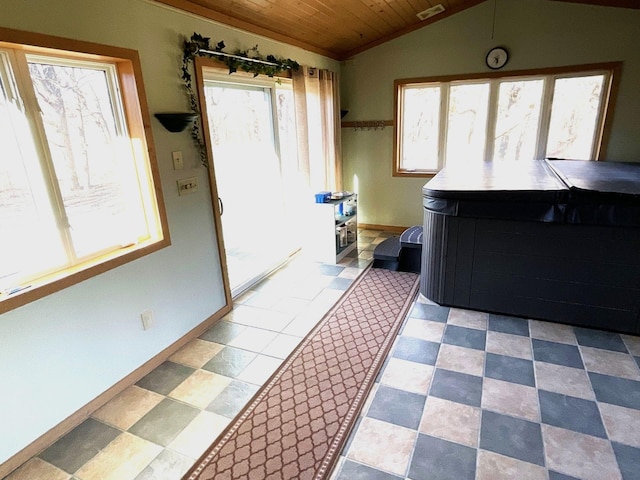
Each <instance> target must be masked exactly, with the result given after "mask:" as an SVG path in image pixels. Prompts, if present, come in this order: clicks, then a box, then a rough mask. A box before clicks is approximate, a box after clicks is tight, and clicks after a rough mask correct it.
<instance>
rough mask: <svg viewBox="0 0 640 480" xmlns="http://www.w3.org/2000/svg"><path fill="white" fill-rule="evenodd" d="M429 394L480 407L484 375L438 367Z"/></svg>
mask: <svg viewBox="0 0 640 480" xmlns="http://www.w3.org/2000/svg"><path fill="white" fill-rule="evenodd" d="M429 395H433V396H434V397H438V398H444V399H445V400H451V401H452V402H458V403H464V404H465V405H470V406H472V407H479V406H480V403H481V400H482V377H476V376H474V375H467V374H466V373H460V372H452V371H451V370H443V369H441V368H437V369H436V372H435V374H434V376H433V380H432V382H431V390H430V391H429Z"/></svg>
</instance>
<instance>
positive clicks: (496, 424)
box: [334, 297, 640, 480]
mask: <svg viewBox="0 0 640 480" xmlns="http://www.w3.org/2000/svg"><path fill="white" fill-rule="evenodd" d="M576 478H578V479H591V480H613V479H621V478H622V479H624V480H631V479H640V337H636V336H629V335H619V334H616V333H609V332H603V331H599V330H590V329H584V328H575V327H571V326H567V325H560V324H556V323H549V322H540V321H534V320H526V319H521V318H514V317H508V316H501V315H490V314H486V313H480V312H473V311H468V310H460V309H455V308H451V309H449V308H444V307H440V306H437V305H434V304H431V303H430V302H428V300H426V299H424V297H422V298H419V299H418V300H417V302H416V303H415V304H414V306H413V310H412V311H411V313H410V315H409V317H408V318H407V319H406V320H405V323H404V325H403V327H402V330H401V331H400V334H399V335H398V337H397V339H396V342H395V345H394V347H393V349H392V350H391V354H390V356H389V357H388V358H387V362H386V364H385V366H384V367H383V370H382V371H381V373H380V375H379V376H378V378H377V383H376V385H375V387H374V389H373V391H372V392H371V395H370V396H369V399H368V401H367V405H365V408H364V410H363V413H362V414H361V417H360V418H359V420H358V424H357V427H356V428H355V429H354V431H353V432H352V434H351V437H350V440H349V443H348V444H347V446H346V448H345V449H344V450H343V452H342V456H341V459H340V463H339V464H338V467H337V468H336V469H335V470H334V479H335V480H354V479H356V480H357V479H371V480H397V479H412V480H420V479H429V480H445V479H451V480H466V479H469V480H473V479H482V480H485V479H486V480H489V479H490V480H500V479H518V480H520V479H527V480H529V479H530V480H534V479H535V480H537V479H540V480H561V479H563V480H568V479H576Z"/></svg>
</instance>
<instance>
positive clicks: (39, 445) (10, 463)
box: [0, 305, 232, 478]
mask: <svg viewBox="0 0 640 480" xmlns="http://www.w3.org/2000/svg"><path fill="white" fill-rule="evenodd" d="M231 309H232V306H231V305H225V306H224V307H223V308H221V309H220V310H218V311H217V312H216V313H214V314H213V315H211V316H210V317H209V318H207V319H206V320H205V321H203V322H202V323H201V324H199V325H198V326H197V327H195V328H193V329H192V330H190V331H189V332H188V333H186V334H185V335H184V336H183V337H181V338H179V339H178V340H176V341H175V342H174V343H172V344H171V345H169V346H168V347H167V348H165V349H164V350H162V351H161V352H160V353H158V354H157V355H156V356H155V357H153V358H151V359H150V360H148V361H147V362H145V363H144V364H143V365H141V366H140V367H138V368H137V369H136V370H134V371H133V372H131V373H130V374H129V375H127V376H126V377H124V378H123V379H122V380H120V381H119V382H118V383H116V384H115V385H113V386H112V387H110V388H108V389H107V390H105V391H104V392H103V393H101V394H100V395H98V396H97V397H96V398H94V399H93V400H91V401H90V402H89V403H87V404H86V405H85V406H83V407H81V408H80V409H78V410H77V411H76V412H74V413H73V414H71V415H70V416H69V417H67V418H66V419H64V420H63V421H61V422H60V423H59V424H57V425H56V426H55V427H53V428H52V429H51V430H49V431H47V432H46V433H44V434H43V435H42V436H40V437H39V438H37V439H36V440H34V441H33V442H31V443H30V444H29V445H27V446H26V447H24V448H23V449H22V450H20V451H19V452H18V453H16V454H15V455H13V456H12V457H10V458H9V459H8V460H7V461H5V462H4V463H2V464H0V478H4V477H6V476H7V475H9V474H10V473H11V472H13V471H14V470H16V469H17V468H18V467H20V466H21V465H22V464H23V463H25V462H27V461H29V459H31V458H32V457H35V456H36V455H38V454H39V453H40V452H42V451H43V450H45V449H46V448H47V447H49V446H50V445H52V444H54V443H55V442H56V441H57V440H59V439H60V438H62V437H63V436H64V435H66V434H67V433H69V432H70V431H71V430H73V429H74V428H75V427H77V426H78V425H80V424H81V423H82V422H84V421H85V420H86V419H87V418H89V417H90V416H91V414H92V413H93V412H95V411H96V410H98V409H99V408H100V407H102V406H103V405H104V404H106V403H107V402H109V401H110V400H111V399H113V398H114V397H115V396H116V395H118V394H119V393H121V392H122V391H124V390H125V389H127V388H129V387H130V386H132V385H134V384H135V383H136V382H137V381H138V380H140V379H141V378H143V377H144V376H145V375H147V374H149V373H151V371H153V370H154V369H156V368H157V367H158V366H160V365H161V364H162V363H163V362H165V361H166V360H167V359H168V358H169V357H170V356H171V355H173V354H174V353H176V352H177V351H178V350H180V349H181V348H182V347H183V346H185V345H186V344H187V343H188V342H190V341H191V340H193V339H194V338H197V337H199V336H200V335H202V334H203V333H204V332H206V331H207V330H208V329H209V328H211V327H212V326H213V325H214V324H215V323H216V322H217V321H218V320H220V319H221V318H222V317H224V316H225V315H226V314H227V313H229V312H230V311H231Z"/></svg>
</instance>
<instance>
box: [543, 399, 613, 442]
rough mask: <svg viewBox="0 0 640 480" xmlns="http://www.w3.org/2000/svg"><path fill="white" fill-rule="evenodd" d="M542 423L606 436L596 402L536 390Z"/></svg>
mask: <svg viewBox="0 0 640 480" xmlns="http://www.w3.org/2000/svg"><path fill="white" fill-rule="evenodd" d="M538 397H539V399H540V414H541V418H542V423H546V424H547V425H553V426H555V427H560V428H566V429H567V430H573V431H574V432H580V433H584V434H586V435H592V436H594V437H600V438H607V433H606V432H605V430H604V425H603V424H602V419H601V418H600V411H599V410H598V405H597V404H596V402H592V401H590V400H583V399H582V398H576V397H570V396H567V395H562V394H560V393H553V392H547V391H545V390H538Z"/></svg>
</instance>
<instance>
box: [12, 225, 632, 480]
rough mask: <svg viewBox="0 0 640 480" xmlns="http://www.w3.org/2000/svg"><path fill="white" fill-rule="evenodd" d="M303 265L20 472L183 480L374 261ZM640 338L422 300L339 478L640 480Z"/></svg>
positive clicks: (370, 240)
mask: <svg viewBox="0 0 640 480" xmlns="http://www.w3.org/2000/svg"><path fill="white" fill-rule="evenodd" d="M388 236H389V234H388V233H384V232H374V231H361V232H360V237H359V250H358V253H357V257H349V258H347V259H345V261H344V262H342V264H341V265H338V266H335V265H333V266H332V265H320V264H312V263H309V262H303V261H294V262H292V263H291V264H289V265H288V266H287V267H286V268H283V269H282V270H280V271H278V272H276V273H275V274H273V275H271V276H270V277H269V278H268V279H266V280H265V281H263V282H261V283H260V284H259V285H257V286H256V287H255V288H252V289H251V290H249V291H248V292H246V293H245V294H243V295H242V296H241V297H240V298H238V299H237V300H236V302H235V309H234V311H233V312H232V313H230V314H229V315H228V316H226V317H225V318H224V319H222V320H221V321H220V322H218V323H217V324H216V325H215V326H214V327H213V328H212V329H210V330H209V331H208V332H206V333H205V334H203V335H202V336H201V337H200V338H198V339H195V340H193V341H192V342H190V343H189V344H188V345H187V346H185V347H184V348H183V349H182V350H180V351H179V352H177V353H175V354H174V355H173V356H172V357H171V358H170V359H169V361H167V362H165V363H164V364H163V365H161V366H160V367H158V369H156V370H155V371H154V372H152V373H151V374H149V375H148V376H147V377H145V378H144V379H142V380H141V381H139V382H138V383H137V384H136V385H134V386H131V387H130V388H128V389H127V390H125V391H124V392H123V393H122V394H121V395H119V396H118V397H116V398H114V399H113V400H112V401H111V402H109V403H108V404H107V405H105V406H104V407H103V408H101V409H100V410H99V411H97V412H95V414H94V415H93V416H92V417H91V418H90V419H89V420H87V421H86V422H85V423H83V424H82V425H80V426H79V427H77V428H76V429H75V430H74V431H73V432H71V433H70V434H69V435H67V436H66V437H64V438H62V439H60V440H59V441H58V442H57V443H56V444H54V445H53V446H51V447H49V448H48V449H46V450H45V451H44V452H42V453H41V454H40V455H38V456H37V457H35V458H33V459H31V460H30V461H28V462H27V463H26V464H25V465H24V466H22V467H21V468H20V469H19V470H17V471H16V472H14V473H13V474H12V475H11V476H9V477H8V478H7V480H27V479H28V480H32V479H52V480H87V479H96V480H97V479H100V480H105V479H107V480H110V479H113V480H116V479H117V480H151V479H158V480H165V479H167V480H170V479H179V478H180V477H181V475H182V474H183V473H184V472H186V471H187V470H188V469H189V467H190V466H191V465H192V464H193V463H194V461H195V460H196V459H197V458H198V457H199V455H200V454H201V453H202V452H203V451H204V450H205V449H206V448H207V447H208V446H209V445H210V444H211V443H212V441H213V440H214V437H215V436H216V434H217V433H219V432H221V431H222V430H223V429H224V428H225V427H226V426H227V425H228V424H229V422H230V421H231V419H232V418H233V417H234V416H235V414H236V413H237V412H238V411H240V409H241V408H242V407H243V406H244V405H245V404H246V403H247V401H248V400H249V399H250V398H251V396H252V395H253V394H254V393H255V392H256V391H257V390H258V389H259V388H260V385H262V384H263V382H264V381H265V380H266V379H267V378H268V377H269V375H271V373H272V372H273V371H274V370H275V369H277V368H278V366H279V365H280V363H281V362H282V360H283V358H285V357H286V356H287V355H288V354H289V352H290V351H291V350H292V349H293V348H295V346H296V345H297V343H298V342H299V341H300V340H301V339H302V338H303V337H304V336H305V335H306V334H307V333H308V332H309V331H310V330H311V329H312V328H313V326H314V325H315V324H316V323H317V321H318V320H319V319H320V318H322V316H323V315H324V314H325V313H326V311H327V310H328V309H329V308H330V307H331V306H332V305H333V304H334V302H335V301H336V300H337V299H338V298H339V297H340V296H341V295H342V294H343V292H344V290H345V289H346V288H348V286H349V284H350V283H351V282H352V280H353V279H354V278H355V277H357V275H359V274H360V272H361V271H362V270H363V269H364V268H365V267H366V266H367V265H368V264H369V262H370V259H371V258H372V253H373V249H374V247H375V245H377V244H378V243H380V242H381V241H383V240H384V239H385V238H387V237H388ZM639 432H640V337H636V336H630V335H619V334H614V333H610V332H601V331H598V330H589V329H581V328H575V327H572V326H568V325H561V324H555V323H549V322H541V321H535V320H528V319H521V318H514V317H506V316H501V315H491V314H487V313H482V312H473V311H467V310H461V309H455V308H446V307H440V306H437V305H434V304H432V303H431V302H429V301H428V300H427V299H425V298H424V297H418V298H417V299H416V301H415V302H414V304H413V306H412V309H411V312H410V313H409V315H408V317H407V318H406V319H405V322H404V325H403V327H402V329H401V331H400V333H399V335H398V337H397V338H396V340H395V344H394V347H393V348H392V350H391V352H390V353H389V356H388V357H387V359H386V362H385V365H384V366H383V370H382V371H381V372H380V374H379V375H378V378H377V380H376V384H375V385H374V386H373V388H372V391H371V393H370V395H369V397H368V399H367V401H366V403H365V406H364V408H363V410H362V412H361V415H360V417H359V419H358V421H357V422H356V425H355V427H354V429H353V431H352V433H351V435H350V438H349V440H348V442H347V444H346V446H345V448H344V449H343V451H342V454H341V457H340V460H339V461H338V464H337V465H336V467H335V468H334V471H333V473H332V480H398V479H404V480H423V479H424V480H427V479H428V480H465V479H468V480H480V479H482V480H500V479H536V480H537V479H540V480H571V479H585V480H590V479H593V480H609V479H623V480H640V433H639Z"/></svg>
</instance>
